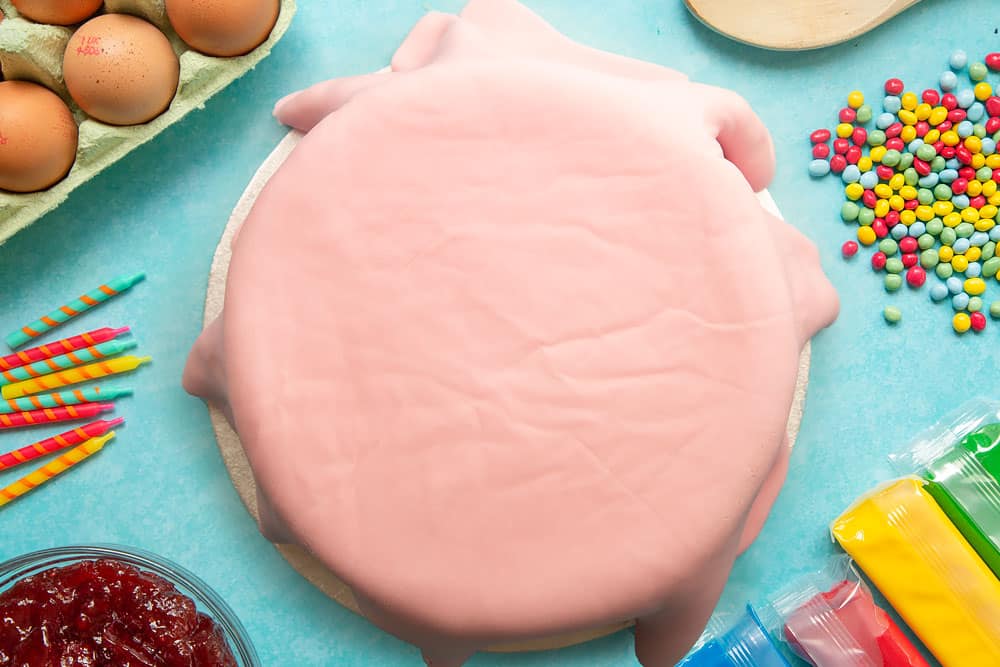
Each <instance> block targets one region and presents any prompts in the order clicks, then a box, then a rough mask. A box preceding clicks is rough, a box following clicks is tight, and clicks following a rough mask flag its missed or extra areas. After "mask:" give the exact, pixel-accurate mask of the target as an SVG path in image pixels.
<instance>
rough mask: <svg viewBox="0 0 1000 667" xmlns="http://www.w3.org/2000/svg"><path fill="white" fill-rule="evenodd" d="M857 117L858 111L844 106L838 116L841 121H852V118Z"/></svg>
mask: <svg viewBox="0 0 1000 667" xmlns="http://www.w3.org/2000/svg"><path fill="white" fill-rule="evenodd" d="M857 117H858V112H857V111H855V110H854V109H852V108H851V107H844V108H843V109H841V110H840V114H838V118H840V122H841V123H853V122H854V119H855V118H857Z"/></svg>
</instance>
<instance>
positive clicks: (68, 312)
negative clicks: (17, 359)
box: [4, 273, 146, 350]
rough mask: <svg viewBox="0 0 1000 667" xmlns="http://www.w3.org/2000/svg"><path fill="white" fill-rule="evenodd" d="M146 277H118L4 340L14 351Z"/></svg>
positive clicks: (141, 274) (12, 333) (8, 335)
mask: <svg viewBox="0 0 1000 667" xmlns="http://www.w3.org/2000/svg"><path fill="white" fill-rule="evenodd" d="M145 277H146V274H145V273H137V274H135V275H132V276H118V277H117V278H115V279H114V280H111V281H109V282H108V283H106V284H104V285H101V286H100V287H98V288H97V289H93V290H91V291H89V292H87V293H86V294H84V295H82V296H80V297H78V298H76V299H73V300H72V301H70V302H69V303H67V304H66V305H65V306H60V307H59V308H56V309H55V310H53V311H52V312H51V313H49V314H48V315H42V316H41V317H40V318H38V319H37V320H35V321H34V322H32V323H31V324H26V325H25V326H23V327H21V328H20V329H18V330H17V331H12V332H11V333H9V334H7V337H6V338H5V339H4V340H5V341H6V342H7V345H8V346H9V347H10V349H12V350H15V349H17V348H19V347H21V346H22V345H24V344H25V343H27V342H28V341H30V340H33V339H35V338H38V337H39V336H41V335H42V334H43V333H45V332H46V331H51V330H52V329H55V328H56V327H58V326H60V325H61V324H65V323H66V322H68V321H69V320H71V319H73V318H74V317H76V316H77V315H79V314H80V313H85V312H87V311H88V310H90V309H91V308H93V307H94V306H97V305H99V304H101V303H104V302H105V301H107V300H108V299H111V298H114V297H116V296H118V295H119V294H121V293H122V292H125V291H126V290H129V289H131V288H132V287H133V286H134V285H136V284H138V283H140V282H142V281H143V280H144V279H145Z"/></svg>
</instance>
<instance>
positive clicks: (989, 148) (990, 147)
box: [983, 137, 997, 155]
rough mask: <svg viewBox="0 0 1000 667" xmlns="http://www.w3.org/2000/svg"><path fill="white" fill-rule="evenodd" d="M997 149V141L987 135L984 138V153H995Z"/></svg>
mask: <svg viewBox="0 0 1000 667" xmlns="http://www.w3.org/2000/svg"><path fill="white" fill-rule="evenodd" d="M996 150H997V142H995V141H994V140H992V139H990V138H989V137H986V138H985V139H983V155H989V154H990V153H995V152H996Z"/></svg>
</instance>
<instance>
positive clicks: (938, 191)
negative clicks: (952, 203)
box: [934, 172, 993, 201]
mask: <svg viewBox="0 0 1000 667" xmlns="http://www.w3.org/2000/svg"><path fill="white" fill-rule="evenodd" d="M990 173H991V174H992V173H993V172H990ZM951 195H952V192H951V187H950V186H948V185H945V184H944V183H938V184H937V185H935V186H934V197H935V198H937V199H938V200H940V201H948V200H949V199H951Z"/></svg>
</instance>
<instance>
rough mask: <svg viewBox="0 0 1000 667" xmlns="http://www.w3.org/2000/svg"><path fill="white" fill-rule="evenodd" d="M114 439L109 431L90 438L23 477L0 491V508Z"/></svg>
mask: <svg viewBox="0 0 1000 667" xmlns="http://www.w3.org/2000/svg"><path fill="white" fill-rule="evenodd" d="M113 437H115V432H114V431H111V432H110V433H107V434H105V435H102V436H101V437H99V438H91V439H90V440H88V441H86V442H85V443H83V444H82V445H80V446H78V447H75V448H73V449H71V450H69V451H68V452H66V453H65V454H63V455H62V456H60V457H59V458H57V459H55V460H54V461H50V462H49V463H47V464H45V465H44V466H42V467H41V468H39V469H38V470H35V471H34V472H32V473H29V474H28V475H26V476H25V477H22V478H21V479H19V480H17V481H16V482H14V483H13V484H11V485H10V486H8V487H6V488H4V489H0V507H3V506H4V505H6V504H7V503H9V502H11V501H12V500H16V499H18V498H20V497H21V496H23V495H24V494H26V493H28V492H29V491H31V490H32V489H36V488H38V487H39V486H41V485H42V484H44V483H45V482H47V481H49V480H50V479H52V478H53V477H56V476H58V475H61V474H63V473H64V472H66V471H67V470H69V469H70V468H72V467H73V466H75V465H76V464H78V463H80V462H81V461H85V460H86V459H88V458H90V457H91V456H93V455H94V454H96V453H97V452H99V451H101V450H102V449H104V445H106V444H107V442H108V441H109V440H111V438H113Z"/></svg>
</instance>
